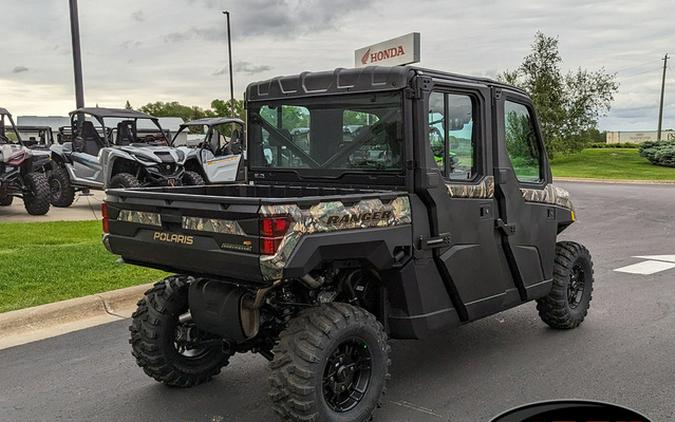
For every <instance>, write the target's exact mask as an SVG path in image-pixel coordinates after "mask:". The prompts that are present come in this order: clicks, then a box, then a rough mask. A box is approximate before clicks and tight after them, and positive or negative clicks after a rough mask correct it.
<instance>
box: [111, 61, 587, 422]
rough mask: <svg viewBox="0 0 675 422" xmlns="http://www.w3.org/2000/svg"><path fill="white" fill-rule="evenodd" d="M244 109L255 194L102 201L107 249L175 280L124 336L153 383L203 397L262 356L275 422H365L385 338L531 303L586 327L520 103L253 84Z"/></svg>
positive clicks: (151, 298)
mask: <svg viewBox="0 0 675 422" xmlns="http://www.w3.org/2000/svg"><path fill="white" fill-rule="evenodd" d="M246 110H247V119H248V121H247V124H246V128H247V155H248V159H247V164H246V170H247V173H248V174H247V180H248V183H240V184H236V183H233V184H226V185H211V186H208V185H207V186H201V187H192V186H184V187H178V188H171V189H169V188H162V187H158V188H146V189H111V190H109V191H108V192H107V197H106V200H105V203H104V206H103V211H104V212H103V215H104V221H103V227H104V231H105V232H106V234H105V235H104V239H103V242H104V244H105V245H106V247H107V248H108V250H110V251H111V252H112V253H114V254H117V255H121V257H122V259H123V260H124V261H125V262H128V263H131V264H136V265H142V266H146V267H152V268H159V269H163V270H166V271H169V272H172V273H175V275H171V276H170V277H167V278H166V279H165V280H163V281H161V282H159V283H157V284H156V285H155V286H154V287H153V288H152V289H150V290H149V291H148V292H146V294H145V298H144V299H143V300H141V301H140V302H139V306H138V310H137V311H136V312H135V313H134V315H133V319H132V324H131V328H130V329H131V346H132V350H133V355H134V356H135V358H136V361H137V362H138V365H140V366H141V367H142V368H143V370H144V371H145V373H146V374H148V375H150V376H151V377H153V378H154V379H156V380H157V381H160V382H163V383H165V384H168V385H172V386H179V387H190V386H193V385H197V384H199V383H202V382H205V381H207V380H209V379H210V378H211V377H213V376H214V375H216V374H217V373H218V372H219V371H220V370H221V368H222V367H224V366H225V365H227V364H228V362H229V359H230V357H231V356H232V355H234V354H235V353H245V352H254V353H258V354H260V355H261V356H263V357H264V358H266V359H268V360H270V361H271V363H270V371H271V376H270V378H269V381H270V399H271V402H272V406H273V408H274V410H275V411H276V412H277V413H278V414H279V416H280V417H281V418H283V419H285V420H292V421H336V422H337V421H367V420H370V418H371V416H372V415H373V412H374V411H375V410H376V408H377V407H378V406H379V405H380V404H381V403H382V395H383V393H384V391H385V387H386V384H387V382H388V380H389V365H390V346H389V343H388V339H389V338H402V339H415V338H424V337H428V336H432V335H446V336H447V329H448V328H449V327H456V326H459V325H462V324H466V323H469V322H471V321H475V320H477V319H480V318H483V317H486V316H488V315H493V314H495V313H497V312H501V311H503V310H506V309H509V308H512V307H515V306H518V305H521V304H523V303H526V302H529V301H536V302H537V310H538V311H539V315H540V316H541V318H542V319H543V321H544V322H545V323H546V324H548V325H549V326H551V327H553V328H556V329H570V328H575V327H577V326H578V325H579V324H581V323H582V321H583V320H584V318H585V317H586V314H587V312H588V309H589V305H590V301H591V292H592V290H593V263H592V261H591V255H590V253H589V252H588V250H587V249H586V248H585V247H584V246H582V245H580V244H578V243H575V242H572V241H562V240H558V235H559V234H560V233H561V232H562V231H563V230H565V229H566V228H567V227H568V226H569V225H570V224H572V223H573V222H574V221H575V218H576V216H575V213H574V208H573V206H572V202H571V201H570V197H569V194H568V193H567V192H566V191H565V190H563V189H561V188H559V187H557V186H555V185H553V181H552V177H551V170H550V167H549V163H548V158H547V156H546V151H545V149H544V143H543V141H542V137H541V131H540V128H539V124H538V122H537V119H536V115H535V112H534V108H533V105H532V101H531V100H530V98H528V96H527V95H526V94H525V93H524V92H523V91H521V90H519V89H517V88H514V87H512V86H508V85H505V84H502V83H499V82H496V81H492V80H488V79H483V78H473V77H468V76H459V75H455V74H451V73H445V72H440V71H435V70H428V69H421V68H416V67H406V66H404V67H391V68H389V67H367V68H363V69H337V70H334V71H329V72H316V73H313V72H306V73H302V74H299V75H294V76H288V77H279V78H275V79H271V80H267V81H262V82H256V83H253V84H251V85H249V87H248V89H247V91H246ZM345 127H347V128H350V129H349V130H348V131H347V130H345ZM300 135H302V136H300ZM440 333H445V334H440ZM448 341H452V340H451V339H450V338H449V339H448Z"/></svg>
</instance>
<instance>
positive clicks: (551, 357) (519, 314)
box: [0, 183, 675, 422]
mask: <svg viewBox="0 0 675 422" xmlns="http://www.w3.org/2000/svg"><path fill="white" fill-rule="evenodd" d="M561 185H562V186H563V187H565V188H567V189H569V190H570V191H571V193H572V198H573V199H574V202H575V204H576V207H577V216H578V222H577V223H576V224H574V225H572V226H571V227H570V228H569V229H568V230H567V231H566V232H565V233H564V235H563V236H562V237H563V238H565V239H574V240H577V241H580V242H582V243H584V244H585V245H586V246H587V247H588V248H589V249H590V251H591V253H592V254H593V257H594V261H595V277H596V284H595V291H594V294H593V302H592V304H591V311H590V313H589V316H588V319H587V320H586V322H585V323H584V324H583V325H582V326H581V327H580V328H578V329H576V330H572V331H565V332H560V331H555V330H552V329H549V328H547V326H546V325H545V324H544V323H543V322H541V321H540V320H539V318H538V316H537V314H536V310H535V307H534V305H533V304H527V305H525V306H521V307H519V308H516V309H513V310H510V311H507V312H503V313H500V314H498V315H495V316H491V317H488V318H485V319H483V320H481V321H478V322H475V323H472V324H469V325H466V326H464V327H461V328H459V329H455V330H451V331H448V332H447V333H443V334H439V335H438V336H437V337H434V338H432V339H428V340H423V341H394V342H393V344H392V346H393V347H392V363H393V364H392V375H393V378H392V381H391V382H390V388H389V391H388V394H387V395H386V402H385V406H384V407H383V408H382V409H380V410H379V411H378V412H377V413H376V415H375V420H377V421H473V422H475V421H486V420H489V419H490V418H491V417H492V416H495V415H496V414H498V413H500V412H502V411H505V410H507V409H509V408H511V407H513V406H516V405H520V404H525V403H528V402H532V401H538V400H544V399H556V398H583V399H596V400H605V401H611V402H614V403H617V404H621V405H624V406H629V407H632V408H634V409H636V410H638V411H640V412H643V413H645V414H646V415H647V416H649V417H651V418H652V419H653V420H654V421H673V420H675V404H674V400H673V398H674V397H675V357H674V352H673V351H674V350H675V268H668V267H669V265H667V263H668V262H669V261H668V259H675V233H674V231H675V222H674V217H675V186H664V185H613V184H595V183H566V184H561ZM0 215H1V214H0ZM669 255H670V257H669ZM637 256H659V257H658V259H657V258H654V259H649V258H635V257H637ZM645 261H647V262H657V263H658V262H660V263H662V264H663V263H665V264H663V265H661V266H658V265H657V266H656V267H658V268H666V269H662V270H659V271H656V272H652V273H651V274H649V272H650V271H654V270H657V269H658V268H656V267H655V266H654V265H652V266H650V265H649V264H645V265H643V267H644V268H645V270H643V271H638V272H637V273H635V272H633V273H626V272H617V271H614V270H615V269H618V268H622V267H626V266H629V265H633V264H637V263H642V262H645ZM127 326H128V321H121V322H115V323H111V324H107V325H102V326H99V327H94V328H90V329H86V330H82V331H78V332H74V333H70V334H66V335H62V336H60V337H54V338H50V339H46V340H42V341H38V342H35V343H31V344H26V345H23V346H18V347H14V348H11V349H6V350H2V351H0V391H1V392H2V393H1V394H0V420H2V421H50V422H51V421H93V420H95V421H208V422H221V421H228V422H230V421H262V420H275V419H274V417H273V415H272V412H271V411H270V410H269V408H268V402H267V399H266V392H267V374H268V371H267V365H266V361H265V360H264V359H263V358H262V357H259V356H253V355H242V356H236V357H234V358H233V359H232V361H231V364H230V366H228V367H227V368H225V369H224V370H223V372H222V373H221V375H219V376H218V377H216V378H215V379H214V380H213V381H212V382H210V383H208V384H205V385H201V386H198V387H196V388H193V389H190V390H179V389H171V388H167V387H164V386H162V385H159V384H157V383H155V382H154V381H153V380H151V379H150V378H148V377H146V376H145V375H144V374H143V372H142V371H141V370H140V369H139V368H138V367H137V366H136V364H135V362H134V361H133V359H132V357H131V354H130V352H129V345H128V343H127V338H128V332H127Z"/></svg>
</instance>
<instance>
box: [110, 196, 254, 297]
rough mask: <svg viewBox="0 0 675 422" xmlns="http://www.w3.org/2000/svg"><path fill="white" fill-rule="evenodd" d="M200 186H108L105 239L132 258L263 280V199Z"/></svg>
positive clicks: (165, 266)
mask: <svg viewBox="0 0 675 422" xmlns="http://www.w3.org/2000/svg"><path fill="white" fill-rule="evenodd" d="M197 192H198V190H197V189H194V188H192V189H187V188H186V189H180V188H178V189H175V190H173V191H171V192H169V191H166V190H159V191H158V190H145V189H134V190H130V189H127V190H109V191H108V192H107V196H106V200H105V203H106V204H107V206H108V216H109V221H110V225H109V234H107V235H105V236H104V244H105V245H106V247H107V248H108V250H110V252H112V253H114V254H117V255H121V256H122V258H123V259H124V261H126V262H129V263H134V264H139V265H143V266H149V267H154V268H159V269H163V270H166V271H169V272H174V273H190V274H193V275H203V276H208V277H219V278H231V279H236V280H241V281H248V282H253V283H261V284H263V283H264V281H263V278H262V275H261V271H260V260H259V257H260V256H259V254H258V250H259V249H258V248H259V244H258V243H259V221H258V210H259V209H260V199H259V198H245V197H244V198H242V197H223V196H209V195H204V194H203V193H204V192H205V191H201V193H202V194H196V193H197Z"/></svg>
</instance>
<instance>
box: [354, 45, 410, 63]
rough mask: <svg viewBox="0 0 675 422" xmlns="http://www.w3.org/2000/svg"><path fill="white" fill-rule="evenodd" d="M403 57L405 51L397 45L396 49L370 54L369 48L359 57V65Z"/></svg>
mask: <svg viewBox="0 0 675 422" xmlns="http://www.w3.org/2000/svg"><path fill="white" fill-rule="evenodd" d="M403 55H405V50H404V49H403V46H402V45H399V46H397V47H392V48H387V49H385V50H379V51H374V52H372V53H371V52H370V48H369V49H368V50H366V52H365V53H364V54H363V56H362V57H361V63H363V64H368V63H377V62H381V61H382V60H386V59H391V58H393V57H398V56H403Z"/></svg>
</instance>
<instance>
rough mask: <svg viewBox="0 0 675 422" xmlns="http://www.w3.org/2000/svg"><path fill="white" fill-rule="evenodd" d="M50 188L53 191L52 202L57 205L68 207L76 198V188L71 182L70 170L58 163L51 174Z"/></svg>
mask: <svg viewBox="0 0 675 422" xmlns="http://www.w3.org/2000/svg"><path fill="white" fill-rule="evenodd" d="M49 189H50V191H51V199H50V201H51V203H52V205H54V206H55V207H59V208H66V207H69V206H71V205H72V204H73V201H74V200H75V189H74V188H73V186H72V185H71V184H70V176H68V171H67V170H66V169H65V168H64V167H63V166H60V165H58V164H55V165H54V167H53V168H52V171H51V174H50V175H49Z"/></svg>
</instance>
